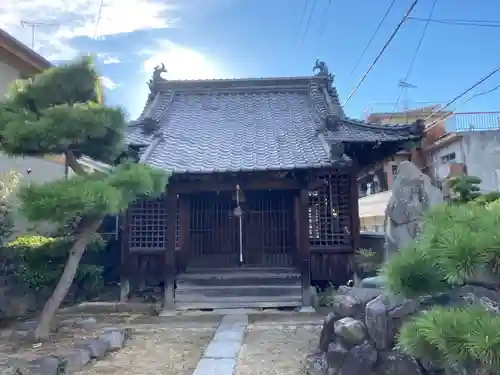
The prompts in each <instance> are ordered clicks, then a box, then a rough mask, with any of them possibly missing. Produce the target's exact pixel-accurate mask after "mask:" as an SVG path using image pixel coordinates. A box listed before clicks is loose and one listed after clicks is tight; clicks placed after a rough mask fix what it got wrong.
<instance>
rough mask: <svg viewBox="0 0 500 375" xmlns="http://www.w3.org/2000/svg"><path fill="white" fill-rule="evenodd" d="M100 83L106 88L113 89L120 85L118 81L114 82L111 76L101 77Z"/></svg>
mask: <svg viewBox="0 0 500 375" xmlns="http://www.w3.org/2000/svg"><path fill="white" fill-rule="evenodd" d="M101 83H102V85H103V86H104V87H106V88H107V89H108V90H114V89H116V88H117V87H118V86H120V85H119V84H118V83H115V82H114V81H113V80H112V79H111V78H109V77H106V76H103V77H101Z"/></svg>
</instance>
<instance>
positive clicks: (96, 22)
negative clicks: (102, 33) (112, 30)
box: [94, 0, 104, 39]
mask: <svg viewBox="0 0 500 375" xmlns="http://www.w3.org/2000/svg"><path fill="white" fill-rule="evenodd" d="M103 6H104V0H101V4H100V5H99V10H98V11H97V18H96V21H95V26H94V39H95V38H96V37H97V29H98V28H99V23H100V22H101V14H102V8H103Z"/></svg>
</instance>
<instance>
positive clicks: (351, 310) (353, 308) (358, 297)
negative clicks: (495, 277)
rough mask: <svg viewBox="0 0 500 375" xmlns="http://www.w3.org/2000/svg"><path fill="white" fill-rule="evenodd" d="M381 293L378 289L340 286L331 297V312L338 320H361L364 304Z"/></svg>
mask: <svg viewBox="0 0 500 375" xmlns="http://www.w3.org/2000/svg"><path fill="white" fill-rule="evenodd" d="M381 293H382V290H378V289H371V288H357V287H347V286H341V287H339V289H338V290H337V294H336V295H335V296H334V297H333V312H334V313H335V315H336V316H337V317H338V318H344V317H346V316H348V317H351V318H355V319H360V318H363V316H364V313H365V306H366V304H367V303H368V302H370V301H371V300H373V299H374V298H376V297H377V296H379V295H380V294H381Z"/></svg>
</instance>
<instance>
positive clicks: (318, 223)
mask: <svg viewBox="0 0 500 375" xmlns="http://www.w3.org/2000/svg"><path fill="white" fill-rule="evenodd" d="M316 183H317V185H318V186H319V187H318V188H317V189H314V190H312V191H310V192H309V241H310V244H311V246H313V247H315V246H318V247H348V246H350V245H351V243H352V236H351V233H350V232H351V228H350V227H351V220H350V219H351V207H350V191H351V187H350V176H349V175H348V174H325V175H323V176H319V177H318V178H317V181H316Z"/></svg>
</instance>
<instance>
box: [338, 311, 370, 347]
mask: <svg viewBox="0 0 500 375" xmlns="http://www.w3.org/2000/svg"><path fill="white" fill-rule="evenodd" d="M334 328H335V334H336V335H337V336H338V337H339V338H340V339H341V341H342V342H343V343H344V344H346V345H348V346H355V345H359V344H362V343H363V342H364V341H365V338H366V332H365V326H364V324H363V322H361V321H359V320H355V319H353V318H349V317H345V318H342V319H340V320H337V321H336V322H335V325H334Z"/></svg>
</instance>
